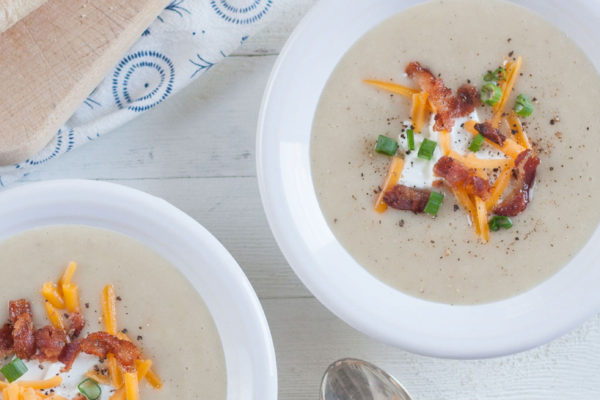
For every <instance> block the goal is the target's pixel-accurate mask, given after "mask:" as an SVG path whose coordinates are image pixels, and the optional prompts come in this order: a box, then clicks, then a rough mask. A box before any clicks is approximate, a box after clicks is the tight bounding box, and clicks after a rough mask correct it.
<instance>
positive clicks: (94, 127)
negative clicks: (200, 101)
mask: <svg viewBox="0 0 600 400" xmlns="http://www.w3.org/2000/svg"><path fill="white" fill-rule="evenodd" d="M274 7H275V4H274V0H173V1H171V3H170V4H169V5H168V6H167V7H166V8H165V9H164V10H163V11H162V13H161V14H160V15H159V16H158V17H157V18H156V20H155V21H154V22H153V23H152V24H151V25H150V26H149V27H148V28H147V29H146V30H145V31H144V32H143V33H142V36H141V37H140V38H139V39H138V41H137V42H136V43H135V44H134V45H133V47H132V48H131V49H130V50H129V51H128V52H127V54H125V55H124V56H123V57H122V58H121V60H120V61H119V62H118V63H117V64H116V65H115V67H114V68H113V69H112V70H111V71H110V73H109V74H108V76H106V78H105V79H104V80H103V81H102V82H101V83H100V84H99V85H98V87H96V89H94V91H93V92H92V93H90V95H89V96H88V97H87V99H86V100H85V101H84V102H83V104H81V106H80V107H79V108H78V109H77V111H76V112H75V114H73V116H72V117H71V118H70V119H69V120H68V121H67V123H66V124H65V125H64V126H62V127H61V128H60V129H59V130H58V132H57V134H56V136H55V137H54V139H53V140H52V141H51V142H50V143H49V144H48V145H47V146H46V147H45V148H44V149H43V150H42V151H40V152H39V153H38V154H36V155H35V156H34V157H31V158H30V159H28V160H26V161H24V162H22V163H19V164H15V165H10V166H5V167H0V185H1V186H7V185H10V184H11V183H13V182H15V181H17V180H19V179H21V178H22V177H24V176H26V175H27V174H28V173H29V172H30V171H31V170H32V169H34V168H38V167H39V166H41V165H43V164H45V163H47V162H50V161H51V160H54V159H56V158H58V157H60V156H61V155H63V154H65V153H68V152H70V151H73V150H74V149H76V148H77V147H79V146H81V145H84V144H86V143H88V142H91V141H94V140H95V139H97V138H98V137H100V136H102V135H103V134H105V133H107V132H109V131H111V130H113V129H115V128H117V127H119V126H121V125H123V124H124V123H126V122H127V121H129V120H131V119H133V118H135V117H136V116H138V115H140V114H142V113H144V112H145V111H148V110H150V109H151V108H154V107H156V106H158V105H160V103H162V102H163V101H164V100H165V99H167V98H168V97H169V96H171V95H173V94H174V93H176V92H177V91H178V90H180V89H182V88H183V87H185V86H186V85H188V84H189V83H190V82H192V81H193V80H195V79H197V78H198V77H199V76H201V75H202V74H204V73H205V72H207V71H208V70H210V69H211V68H212V67H213V66H214V65H215V64H216V63H218V62H219V61H221V60H222V59H224V58H225V57H226V56H227V55H228V54H229V53H231V52H232V51H233V50H235V49H236V48H238V47H239V46H240V45H241V44H242V43H244V41H246V40H247V39H248V38H249V37H250V35H252V34H253V33H255V32H256V31H257V30H258V28H259V27H260V26H261V25H263V24H264V23H265V20H267V19H268V16H269V15H270V11H271V10H272V9H273V8H274Z"/></svg>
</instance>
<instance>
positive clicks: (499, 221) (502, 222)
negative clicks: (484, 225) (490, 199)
mask: <svg viewBox="0 0 600 400" xmlns="http://www.w3.org/2000/svg"><path fill="white" fill-rule="evenodd" d="M488 226H489V227H490V230H492V231H494V232H497V231H498V230H499V229H500V228H503V229H510V228H512V221H511V220H510V218H508V217H505V216H504V215H494V216H493V217H492V218H491V219H490V220H489V222H488Z"/></svg>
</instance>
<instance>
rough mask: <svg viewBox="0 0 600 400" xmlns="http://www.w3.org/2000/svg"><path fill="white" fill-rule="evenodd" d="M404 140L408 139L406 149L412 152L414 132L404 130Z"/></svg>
mask: <svg viewBox="0 0 600 400" xmlns="http://www.w3.org/2000/svg"><path fill="white" fill-rule="evenodd" d="M406 138H407V139H408V149H409V150H414V149H415V131H413V130H412V129H407V130H406Z"/></svg>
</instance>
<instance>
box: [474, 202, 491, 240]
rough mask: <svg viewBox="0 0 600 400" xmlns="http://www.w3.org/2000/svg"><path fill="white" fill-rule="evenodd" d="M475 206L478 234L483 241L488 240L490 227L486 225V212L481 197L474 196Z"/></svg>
mask: <svg viewBox="0 0 600 400" xmlns="http://www.w3.org/2000/svg"><path fill="white" fill-rule="evenodd" d="M475 208H476V209H477V225H478V227H479V235H480V237H481V240H482V241H483V243H487V242H488V241H489V240H490V227H489V226H488V214H487V208H486V206H485V202H484V201H483V200H481V197H479V196H475Z"/></svg>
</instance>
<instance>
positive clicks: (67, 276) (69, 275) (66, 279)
mask: <svg viewBox="0 0 600 400" xmlns="http://www.w3.org/2000/svg"><path fill="white" fill-rule="evenodd" d="M76 269H77V263H76V262H74V261H71V262H70V263H69V265H68V266H67V268H66V269H65V272H63V274H62V275H61V277H60V279H59V280H58V287H59V288H62V285H64V284H65V283H66V284H69V283H71V279H73V274H74V273H75V270H76Z"/></svg>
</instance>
